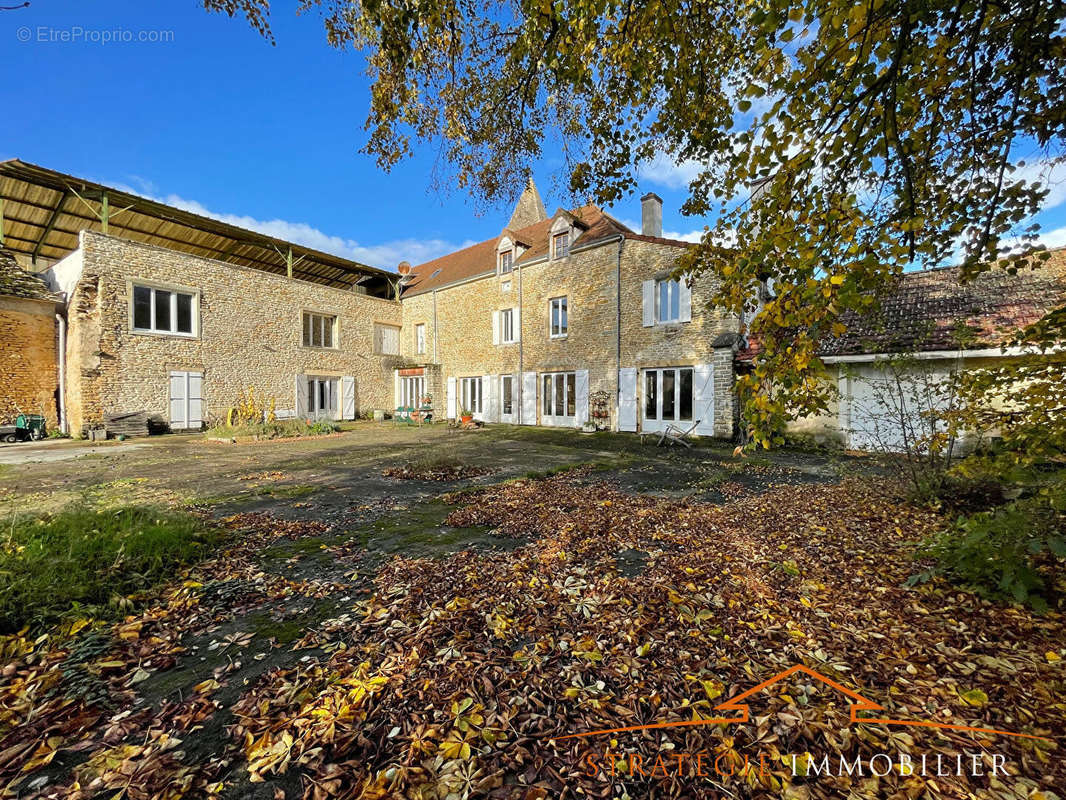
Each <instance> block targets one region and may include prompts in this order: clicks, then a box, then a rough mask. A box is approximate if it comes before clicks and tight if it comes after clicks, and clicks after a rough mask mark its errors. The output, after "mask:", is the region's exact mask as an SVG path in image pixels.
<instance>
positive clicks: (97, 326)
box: [67, 232, 402, 433]
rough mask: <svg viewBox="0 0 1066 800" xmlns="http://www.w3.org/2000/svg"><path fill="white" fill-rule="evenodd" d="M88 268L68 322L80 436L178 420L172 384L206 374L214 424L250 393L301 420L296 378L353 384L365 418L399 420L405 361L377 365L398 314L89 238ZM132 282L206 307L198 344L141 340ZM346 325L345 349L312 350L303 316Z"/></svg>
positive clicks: (287, 282)
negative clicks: (399, 376)
mask: <svg viewBox="0 0 1066 800" xmlns="http://www.w3.org/2000/svg"><path fill="white" fill-rule="evenodd" d="M81 251H82V260H83V267H82V273H81V277H80V279H79V280H78V282H77V284H76V287H75V289H74V292H73V295H72V297H71V298H70V305H69V311H68V317H69V338H68V347H67V354H68V374H69V380H68V390H67V404H68V410H69V412H68V413H69V418H70V423H71V430H72V432H74V433H78V432H80V431H83V430H84V429H85V427H86V426H88V425H90V424H93V423H97V422H100V421H102V418H103V416H105V415H107V414H113V413H121V412H126V411H141V410H146V411H149V412H150V413H152V414H153V415H157V416H158V417H160V418H162V419H163V420H167V419H168V418H169V372H170V371H171V370H190V371H200V372H203V375H204V380H203V395H204V406H205V408H204V417H205V419H211V418H212V417H213V416H218V415H221V414H223V413H225V410H226V409H227V408H228V407H229V406H231V405H233V403H234V402H235V400H236V398H237V395H238V394H239V393H240V392H241V391H242V390H243V389H247V388H248V387H253V388H254V389H255V390H256V392H257V393H258V392H263V393H265V394H266V396H267V397H274V398H275V400H276V403H277V408H278V409H279V410H292V409H295V391H296V389H295V387H296V376H297V375H301V374H302V375H316V376H325V377H337V378H340V377H342V376H354V377H355V385H356V389H355V394H356V407H357V411H360V412H362V411H367V410H370V409H374V408H391V407H392V403H393V385H394V384H393V381H394V375H393V371H394V369H395V367H396V366H397V365H399V364H400V363H402V360H401V359H400V358H399V357H398V356H383V355H377V354H375V353H374V342H373V339H374V337H373V330H374V325H375V323H383V324H388V325H399V324H400V322H401V316H402V314H401V309H400V304H399V303H397V302H394V301H389V300H384V299H380V298H376V297H370V296H367V295H362V294H356V293H354V292H351V291H346V290H342V289H333V288H330V287H327V286H322V285H319V284H315V283H308V282H306V281H300V280H291V279H288V278H286V277H284V276H279V275H273V274H270V273H267V272H263V271H260V270H254V269H248V268H244V267H238V266H234V265H231V264H224V263H221V262H218V261H212V260H209V259H204V258H197V257H195V256H190V255H186V254H184V253H178V252H175V251H173V250H167V249H164V248H159V247H153V246H150V245H143V244H137V243H134V242H130V241H126V240H123V239H119V238H115V237H111V236H104V235H101V234H96V233H91V232H83V233H82V236H81ZM134 282H137V283H142V284H147V285H154V286H158V287H160V288H168V287H171V288H176V289H185V290H191V291H193V292H196V293H198V296H199V306H198V307H199V326H198V328H199V329H198V330H197V331H196V332H195V334H194V336H192V337H182V336H173V335H162V334H152V333H142V332H134V331H133V330H132V323H131V311H130V304H131V302H132V285H133V283H134ZM303 311H313V312H318V313H322V314H331V315H336V316H337V318H338V322H337V337H336V341H335V345H336V346H335V347H334V348H330V349H325V348H310V347H303V344H302V327H301V321H302V313H303Z"/></svg>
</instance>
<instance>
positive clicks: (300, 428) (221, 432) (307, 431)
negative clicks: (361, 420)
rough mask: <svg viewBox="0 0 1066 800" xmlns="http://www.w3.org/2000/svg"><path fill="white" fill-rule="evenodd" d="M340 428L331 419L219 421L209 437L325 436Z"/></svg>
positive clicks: (273, 437) (272, 437)
mask: <svg viewBox="0 0 1066 800" xmlns="http://www.w3.org/2000/svg"><path fill="white" fill-rule="evenodd" d="M338 430H340V428H339V427H338V426H337V425H336V424H335V423H333V422H331V421H329V420H316V421H311V420H305V419H286V420H274V421H273V422H246V423H242V424H240V425H228V424H226V423H225V422H218V423H216V424H214V425H212V426H211V427H210V428H208V429H207V436H208V437H209V438H214V437H221V438H225V439H228V438H231V437H235V436H256V437H258V438H260V439H285V438H291V437H294V436H324V435H326V434H329V433H336V432H337V431H338Z"/></svg>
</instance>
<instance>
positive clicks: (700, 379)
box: [692, 364, 714, 436]
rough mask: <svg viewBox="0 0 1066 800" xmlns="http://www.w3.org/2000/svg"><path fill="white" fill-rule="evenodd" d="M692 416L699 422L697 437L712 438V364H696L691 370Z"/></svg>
mask: <svg viewBox="0 0 1066 800" xmlns="http://www.w3.org/2000/svg"><path fill="white" fill-rule="evenodd" d="M692 415H693V418H694V419H698V420H699V421H700V424H699V425H697V426H696V434H697V435H698V436H714V365H713V364H697V365H696V366H695V367H694V368H693V370H692Z"/></svg>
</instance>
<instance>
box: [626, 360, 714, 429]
mask: <svg viewBox="0 0 1066 800" xmlns="http://www.w3.org/2000/svg"><path fill="white" fill-rule="evenodd" d="M643 389H644V416H643V426H642V428H641V429H642V430H644V431H649V432H657V431H664V430H666V429H667V428H668V427H670V426H671V425H674V426H675V427H678V428H681V429H683V430H687V429H688V428H690V427H692V423H693V421H694V418H693V407H694V404H695V402H694V401H695V393H694V392H693V368H692V367H665V368H662V369H646V370H644V385H643ZM695 419H699V418H698V417H697V418H695ZM701 421H702V420H701ZM712 424H713V421H712Z"/></svg>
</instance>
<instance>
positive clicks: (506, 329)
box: [500, 308, 518, 344]
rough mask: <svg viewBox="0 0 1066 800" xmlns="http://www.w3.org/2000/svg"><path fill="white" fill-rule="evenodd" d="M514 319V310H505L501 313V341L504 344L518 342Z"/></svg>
mask: <svg viewBox="0 0 1066 800" xmlns="http://www.w3.org/2000/svg"><path fill="white" fill-rule="evenodd" d="M514 317H515V313H514V309H513V308H505V309H503V310H502V311H501V312H500V341H501V342H503V343H504V344H513V343H514V342H517V341H518V336H517V334H518V331H517V330H515V319H514Z"/></svg>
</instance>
